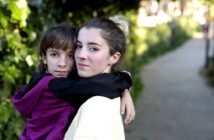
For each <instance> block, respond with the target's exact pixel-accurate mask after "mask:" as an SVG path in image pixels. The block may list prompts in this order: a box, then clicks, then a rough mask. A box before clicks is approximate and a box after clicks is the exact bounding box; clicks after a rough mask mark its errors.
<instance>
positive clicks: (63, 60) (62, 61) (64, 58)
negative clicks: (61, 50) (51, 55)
mask: <svg viewBox="0 0 214 140" xmlns="http://www.w3.org/2000/svg"><path fill="white" fill-rule="evenodd" d="M66 65H67V64H66V57H64V56H62V57H61V58H60V60H59V66H60V67H66Z"/></svg>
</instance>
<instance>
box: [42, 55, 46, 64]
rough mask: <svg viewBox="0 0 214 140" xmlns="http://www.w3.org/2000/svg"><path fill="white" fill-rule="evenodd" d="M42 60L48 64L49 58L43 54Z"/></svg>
mask: <svg viewBox="0 0 214 140" xmlns="http://www.w3.org/2000/svg"><path fill="white" fill-rule="evenodd" d="M42 61H43V63H44V64H47V59H46V56H45V55H43V56H42Z"/></svg>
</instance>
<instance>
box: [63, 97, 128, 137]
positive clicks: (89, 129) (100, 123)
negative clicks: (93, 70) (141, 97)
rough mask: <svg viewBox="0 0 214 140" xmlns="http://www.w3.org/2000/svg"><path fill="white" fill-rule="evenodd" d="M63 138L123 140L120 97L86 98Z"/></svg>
mask: <svg viewBox="0 0 214 140" xmlns="http://www.w3.org/2000/svg"><path fill="white" fill-rule="evenodd" d="M64 140H125V134H124V128H123V122H122V117H121V115H120V98H119V97H118V98H115V99H109V98H106V97H102V96H94V97H92V98H90V99H88V100H87V101H86V102H85V103H84V104H82V105H81V107H80V108H79V110H78V112H77V114H76V116H75V118H74V120H73V122H72V123H71V125H70V127H69V129H68V130H67V132H66V134H65V137H64Z"/></svg>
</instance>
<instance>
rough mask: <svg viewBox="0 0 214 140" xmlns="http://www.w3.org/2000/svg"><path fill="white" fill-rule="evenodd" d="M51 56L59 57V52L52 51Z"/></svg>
mask: <svg viewBox="0 0 214 140" xmlns="http://www.w3.org/2000/svg"><path fill="white" fill-rule="evenodd" d="M50 56H52V57H57V56H58V54H57V53H51V54H50Z"/></svg>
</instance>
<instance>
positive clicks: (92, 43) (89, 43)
mask: <svg viewBox="0 0 214 140" xmlns="http://www.w3.org/2000/svg"><path fill="white" fill-rule="evenodd" d="M76 43H77V44H78V43H79V44H82V42H81V41H79V40H77V42H76ZM87 44H88V45H96V46H100V47H102V45H100V44H98V43H96V42H88V43H87Z"/></svg>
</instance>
